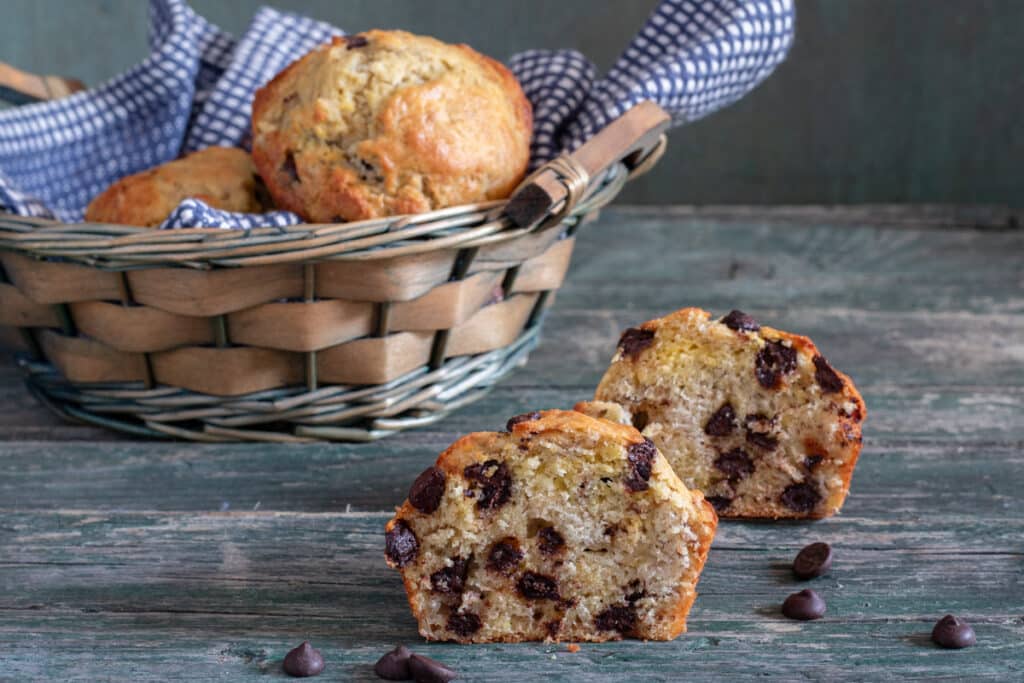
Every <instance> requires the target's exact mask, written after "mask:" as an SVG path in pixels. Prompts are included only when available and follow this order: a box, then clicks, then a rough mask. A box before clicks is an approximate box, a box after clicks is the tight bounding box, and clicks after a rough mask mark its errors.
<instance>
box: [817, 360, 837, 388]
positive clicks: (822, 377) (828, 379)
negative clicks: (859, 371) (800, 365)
mask: <svg viewBox="0 0 1024 683" xmlns="http://www.w3.org/2000/svg"><path fill="white" fill-rule="evenodd" d="M814 380H815V381H816V382H817V383H818V386H819V387H821V390H822V391H824V392H825V393H826V394H835V393H838V392H840V391H842V390H843V380H841V379H839V375H838V374H836V371H835V370H834V369H833V368H832V366H831V365H829V364H828V361H827V360H825V357H824V356H815V357H814Z"/></svg>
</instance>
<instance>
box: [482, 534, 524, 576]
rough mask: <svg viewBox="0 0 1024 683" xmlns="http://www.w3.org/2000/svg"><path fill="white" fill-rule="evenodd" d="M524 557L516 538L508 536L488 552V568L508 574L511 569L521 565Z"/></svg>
mask: <svg viewBox="0 0 1024 683" xmlns="http://www.w3.org/2000/svg"><path fill="white" fill-rule="evenodd" d="M522 559H523V551H521V550H520V549H519V544H518V543H517V542H516V540H515V539H514V538H506V539H505V540H502V541H498V542H497V543H495V544H494V545H493V546H491V552H489V553H488V554H487V568H488V569H490V570H491V571H495V572H500V573H502V574H507V573H508V572H509V570H510V569H513V568H515V567H517V566H518V565H519V563H520V562H521V561H522Z"/></svg>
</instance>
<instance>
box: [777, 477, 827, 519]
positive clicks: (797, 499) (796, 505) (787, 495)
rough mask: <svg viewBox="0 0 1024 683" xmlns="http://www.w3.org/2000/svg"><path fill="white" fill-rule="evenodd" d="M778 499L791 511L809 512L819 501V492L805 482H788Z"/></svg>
mask: <svg viewBox="0 0 1024 683" xmlns="http://www.w3.org/2000/svg"><path fill="white" fill-rule="evenodd" d="M779 500H781V501H782V504H783V505H785V506H786V507H788V508H789V509H790V510H792V511H793V512H810V511H811V510H813V509H814V508H815V507H816V506H817V505H818V503H820V502H821V494H820V493H819V492H818V490H817V489H816V488H814V487H813V486H812V485H810V484H808V483H806V482H805V483H803V484H790V485H789V486H787V487H786V490H784V491H783V492H782V495H781V496H779Z"/></svg>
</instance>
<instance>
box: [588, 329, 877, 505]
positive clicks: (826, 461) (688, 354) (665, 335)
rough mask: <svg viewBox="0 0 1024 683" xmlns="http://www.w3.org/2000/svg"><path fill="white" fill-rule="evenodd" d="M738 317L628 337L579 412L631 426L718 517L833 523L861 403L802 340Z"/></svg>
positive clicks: (856, 439)
mask: <svg viewBox="0 0 1024 683" xmlns="http://www.w3.org/2000/svg"><path fill="white" fill-rule="evenodd" d="M737 314H738V315H742V314H739V313H738V312H737ZM743 320H745V321H747V322H742V321H741V322H737V321H736V320H729V319H726V321H725V322H720V321H715V320H711V319H710V316H709V314H708V313H706V312H704V311H701V310H699V309H684V310H683V311H680V312H678V313H676V314H673V315H670V316H667V317H665V318H662V319H660V320H658V321H652V322H651V323H648V324H645V325H644V326H642V327H641V328H638V329H634V330H628V331H627V332H626V333H625V334H624V335H623V341H622V342H620V348H619V351H618V353H617V355H616V357H615V359H614V361H613V362H612V364H611V366H610V367H609V369H608V371H607V373H606V374H605V376H604V378H603V379H602V381H601V383H600V385H599V387H598V389H597V391H596V393H595V403H591V404H581V406H580V409H582V410H583V411H584V412H587V413H588V414H593V415H596V416H603V417H607V418H609V419H613V420H618V421H620V422H628V423H632V424H633V425H634V426H636V427H637V428H638V429H640V430H641V432H642V433H643V434H644V436H646V437H648V438H650V439H651V440H653V441H654V442H655V443H656V444H657V445H658V447H659V449H661V451H662V453H664V455H665V457H666V458H668V460H669V462H670V463H671V464H672V466H673V468H674V469H675V471H676V473H677V474H678V475H679V477H680V478H681V479H682V480H683V482H684V483H685V484H686V485H687V486H690V487H696V488H699V489H701V490H702V491H704V492H705V494H706V495H707V497H708V501H709V502H711V503H712V504H713V505H714V506H715V508H716V509H717V510H718V512H719V514H722V515H725V516H740V517H821V516H825V515H829V514H832V513H834V512H835V511H837V510H838V509H839V507H840V506H841V505H842V503H843V500H844V498H845V496H846V493H847V489H848V482H849V475H850V472H851V470H852V468H853V464H854V462H855V461H856V458H857V455H858V453H859V450H860V421H861V420H862V419H863V416H864V407H863V402H862V401H861V399H860V396H859V394H857V392H856V390H855V389H853V386H852V384H851V383H850V382H849V379H848V378H845V376H842V375H841V374H840V373H837V372H836V371H835V370H833V369H832V368H831V366H829V365H828V362H827V361H826V360H825V359H824V358H823V357H822V356H821V355H820V354H818V353H817V350H816V349H815V347H814V345H813V344H812V343H811V342H810V340H808V339H806V338H804V337H798V336H796V335H789V334H786V333H783V332H779V331H778V330H773V329H771V328H768V327H760V326H758V325H757V324H756V323H754V322H753V321H752V320H751V319H749V318H748V317H746V316H744V318H743ZM726 323H730V324H732V325H733V327H730V326H729V324H726ZM734 328H737V329H734Z"/></svg>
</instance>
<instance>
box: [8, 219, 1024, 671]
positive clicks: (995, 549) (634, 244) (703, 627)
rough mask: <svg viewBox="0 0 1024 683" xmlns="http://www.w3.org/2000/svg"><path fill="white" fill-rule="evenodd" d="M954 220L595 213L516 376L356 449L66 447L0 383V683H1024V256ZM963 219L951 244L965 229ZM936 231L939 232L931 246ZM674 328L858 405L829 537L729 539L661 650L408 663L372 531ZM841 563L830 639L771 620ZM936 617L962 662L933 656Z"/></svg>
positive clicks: (723, 539)
mask: <svg viewBox="0 0 1024 683" xmlns="http://www.w3.org/2000/svg"><path fill="white" fill-rule="evenodd" d="M972 215H974V214H972V213H971V212H970V211H965V210H962V209H953V210H950V211H948V212H946V213H942V212H940V211H938V210H936V209H931V208H927V209H914V210H906V211H902V212H900V211H889V210H887V211H881V212H879V214H878V216H879V217H878V219H877V221H878V222H877V224H876V223H872V219H871V213H870V212H864V211H863V210H862V209H852V210H849V211H842V210H834V209H829V210H823V209H818V210H806V211H793V210H791V209H780V210H779V211H778V212H775V211H766V210H757V211H752V210H748V209H741V210H734V211H731V212H722V211H717V212H716V211H710V210H693V209H688V208H665V209H661V210H652V209H644V210H629V209H619V210H613V211H607V212H605V215H604V217H603V218H602V219H601V220H600V221H599V222H597V223H596V224H593V225H589V226H587V227H586V228H585V229H584V230H583V231H581V233H580V236H579V238H578V239H577V246H576V254H575V256H574V263H573V266H572V268H571V270H570V273H569V276H568V278H567V281H566V284H565V286H564V287H563V289H562V290H561V291H560V292H559V296H558V302H557V303H556V304H555V306H554V307H553V308H552V309H551V311H550V313H549V314H548V320H547V322H546V327H545V334H544V337H543V341H542V343H541V346H540V347H539V348H538V349H537V351H535V352H534V354H533V356H532V358H531V360H530V363H529V364H528V365H527V367H525V368H523V369H522V370H520V371H519V372H518V373H516V374H514V375H512V376H511V377H509V378H508V379H506V380H505V381H504V382H503V383H502V384H501V385H499V386H498V387H497V388H496V389H495V390H494V391H493V392H492V393H491V394H490V395H488V396H487V397H486V398H484V399H483V400H482V401H480V402H478V403H476V404H474V405H472V406H470V407H469V408H467V409H464V410H462V411H460V412H458V413H457V414H455V415H453V416H451V417H449V418H448V419H446V420H445V421H443V422H441V423H439V424H436V425H433V426H432V427H430V428H429V429H427V430H420V431H414V432H407V433H403V434H400V435H397V436H395V437H393V438H389V439H387V440H385V441H383V442H379V443H375V444H368V445H351V444H349V445H343V444H312V445H266V444H263V445H260V444H226V445H197V444H183V443H173V442H171V443H147V442H138V441H131V440H128V439H124V438H122V437H117V436H114V435H110V434H107V433H105V432H100V431H98V430H95V429H92V428H86V427H81V426H75V425H64V424H61V423H57V422H56V421H54V419H53V418H51V417H50V416H49V415H48V414H47V413H45V412H43V410H42V409H41V408H39V407H38V406H37V405H36V404H34V402H33V401H32V399H30V398H29V397H28V395H27V394H26V393H25V392H24V389H22V387H21V385H20V384H19V383H18V375H17V372H16V370H15V369H14V368H13V367H12V366H3V367H0V408H2V410H0V662H2V669H0V680H4V679H5V677H11V679H12V680H18V681H22V680H43V679H79V680H110V679H124V678H126V677H130V678H132V679H133V680H140V681H162V680H169V679H175V678H185V677H188V678H191V679H194V680H209V679H217V680H230V681H245V680H256V679H263V680H265V679H266V677H267V676H270V677H272V678H278V677H282V676H283V672H282V671H281V668H280V665H281V659H282V657H283V656H284V654H285V652H287V650H288V649H290V648H291V647H294V646H295V645H296V644H298V643H299V642H300V641H301V640H303V639H307V638H308V639H311V640H312V641H313V642H314V644H315V645H316V646H317V647H319V648H320V649H321V650H322V651H323V653H324V656H325V658H326V659H327V662H328V670H327V672H325V674H324V676H326V678H325V679H324V680H356V681H371V680H376V679H375V678H374V677H373V674H372V664H373V662H374V661H375V660H376V658H377V657H378V656H380V654H382V653H383V652H384V651H386V650H387V649H389V648H390V647H393V645H394V644H395V643H398V642H405V643H408V644H410V645H412V646H413V648H414V649H416V650H419V651H422V652H424V653H426V654H428V655H430V656H432V657H435V658H438V659H440V660H442V661H444V662H446V663H448V664H450V665H452V666H453V667H454V668H456V669H457V670H459V671H460V672H462V673H463V675H464V679H465V680H488V681H504V680H508V677H509V674H508V672H509V671H513V670H514V671H515V672H516V675H517V679H518V680H582V681H621V680H679V679H680V677H681V676H684V675H685V678H687V679H689V680H708V679H715V680H730V681H732V680H738V681H742V680H753V679H759V680H761V679H766V678H767V679H781V680H794V679H797V680H822V681H836V680H858V681H860V680H894V679H901V680H902V679H918V680H929V681H933V680H962V679H965V678H967V679H970V680H992V681H1008V680H1020V679H1021V678H1022V677H1024V651H1022V648H1021V646H1020V643H1021V642H1022V641H1024V371H1022V368H1024V295H1022V293H1021V292H1022V284H1024V263H1022V262H1021V259H1020V258H1019V255H1020V254H1021V253H1024V252H1022V248H1024V231H1021V230H1019V229H1013V228H1006V229H1001V230H992V229H984V230H976V229H971V228H970V227H968V226H970V225H972V223H971V220H972V219H970V216H972ZM965 216H967V218H965ZM929 226H931V227H929ZM682 305H700V306H703V307H705V308H708V309H710V310H712V311H715V312H722V313H724V312H726V311H728V310H729V309H730V308H733V307H739V308H743V309H744V310H747V311H748V312H750V313H752V314H754V315H755V316H757V317H758V318H760V319H761V320H762V321H763V322H766V323H770V324H772V325H774V326H778V327H781V328H783V329H791V330H793V331H797V332H801V333H806V334H808V335H809V336H811V337H812V338H814V339H815V341H816V342H817V343H818V345H819V346H820V347H821V348H822V350H823V352H824V353H825V354H826V355H827V356H828V357H829V359H830V360H831V361H832V362H833V363H834V364H835V365H836V366H837V367H839V368H841V369H843V370H845V371H847V372H849V373H850V374H852V375H853V377H854V378H855V379H856V380H857V382H858V385H859V387H860V388H861V390H862V392H863V393H864V397H865V400H866V402H867V404H868V409H869V417H868V420H867V422H866V424H865V450H864V453H863V455H862V457H861V461H860V464H859V465H858V468H857V471H856V473H855V474H854V478H853V486H852V492H851V495H850V498H849V499H848V501H847V504H846V506H845V508H844V510H843V513H842V514H841V515H839V516H837V517H835V518H833V519H830V520H824V521H820V522H814V523H735V522H729V523H723V524H722V525H721V526H720V531H719V535H718V537H717V538H716V540H715V543H714V546H713V548H712V551H711V555H710V557H709V561H708V566H707V568H706V570H705V573H704V576H703V577H702V580H701V583H700V586H699V591H700V597H699V598H698V599H697V602H696V604H695V607H694V609H693V612H692V613H691V618H690V631H689V633H687V634H686V635H684V636H683V637H681V638H679V639H678V640H676V641H675V642H672V643H638V642H627V643H609V644H602V645H587V646H583V648H582V650H581V651H580V652H578V653H568V652H567V651H566V649H565V647H564V645H544V644H526V645H495V646H473V647H459V646H453V645H425V644H423V643H422V642H421V641H420V639H419V637H418V636H417V634H416V629H415V623H414V622H413V620H412V618H411V616H410V615H409V613H408V609H407V607H406V604H405V599H404V595H403V593H402V589H401V584H400V581H399V579H398V576H397V574H396V573H394V572H392V571H390V570H388V569H387V567H386V566H385V565H384V562H383V558H382V545H383V537H382V533H381V529H382V527H383V524H384V522H385V521H386V519H387V518H388V515H389V510H390V509H391V508H392V507H393V506H394V505H397V504H398V503H400V502H401V500H402V499H403V497H404V496H405V492H406V489H407V487H408V485H409V483H410V482H411V481H412V479H413V477H415V475H416V474H417V473H418V472H419V471H421V470H422V469H423V468H424V467H426V466H427V465H428V464H430V463H431V462H432V461H433V460H434V458H435V457H436V455H437V453H438V452H440V451H441V450H442V449H443V448H444V447H445V446H447V445H448V444H449V443H450V442H451V441H452V440H453V439H454V438H455V437H456V436H457V435H458V434H461V433H465V432H467V431H472V430H477V429H499V428H501V426H502V425H503V424H504V422H505V420H506V419H507V418H508V417H509V416H510V415H514V414H517V413H522V412H525V411H527V410H530V409H534V408H539V407H564V406H568V405H571V404H572V403H574V402H575V401H577V400H579V399H580V398H584V397H586V396H588V394H589V392H591V391H592V390H593V386H594V384H595V383H596V381H597V379H598V378H599V377H600V374H601V372H602V371H603V369H604V366H605V364H606V363H607V361H608V359H609V358H610V356H611V354H612V352H613V350H614V346H615V341H616V339H617V337H618V334H619V332H620V330H621V329H622V328H623V327H625V326H628V325H631V324H635V323H637V322H640V321H642V320H645V319H647V318H649V317H653V316H654V315H658V314H662V313H665V312H666V311H668V310H671V309H674V308H677V307H680V306H682ZM813 540H827V541H829V542H830V543H832V544H833V546H834V547H835V549H836V562H835V565H834V569H833V571H832V573H831V574H829V575H828V576H826V577H823V578H821V579H817V580H815V581H814V582H813V583H812V584H810V586H811V587H813V588H814V589H815V590H818V591H819V592H820V593H821V594H822V595H823V596H824V597H825V599H826V600H827V602H828V607H829V611H828V614H827V615H826V617H825V618H824V619H822V620H821V621H818V622H812V623H797V622H792V621H788V620H785V619H783V618H782V617H781V616H780V615H779V613H778V607H779V604H780V603H781V601H782V600H783V599H784V598H785V596H786V595H788V594H789V593H791V592H793V591H796V590H799V589H800V588H803V587H806V586H808V584H806V583H802V582H796V581H794V580H793V579H792V577H791V576H790V573H789V569H788V563H789V562H790V561H791V559H792V557H793V555H794V554H795V552H796V550H797V549H798V548H799V547H801V546H802V545H803V544H805V543H807V542H810V541H813ZM947 612H953V613H956V614H958V615H960V616H962V617H964V618H966V619H967V620H968V621H970V622H971V623H972V624H973V625H974V628H975V630H976V631H977V635H978V645H977V646H976V647H974V648H971V649H969V650H964V651H959V652H948V651H942V650H939V649H937V648H936V647H934V646H933V645H932V644H931V642H930V640H929V638H928V634H929V632H930V629H931V627H932V625H933V624H934V622H935V621H936V620H937V619H938V618H939V617H941V616H942V615H943V614H945V613H947Z"/></svg>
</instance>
